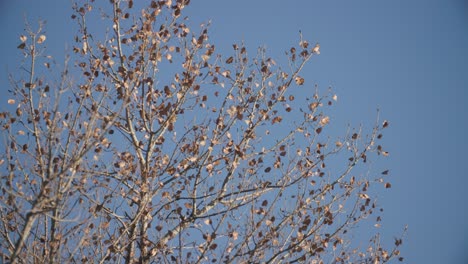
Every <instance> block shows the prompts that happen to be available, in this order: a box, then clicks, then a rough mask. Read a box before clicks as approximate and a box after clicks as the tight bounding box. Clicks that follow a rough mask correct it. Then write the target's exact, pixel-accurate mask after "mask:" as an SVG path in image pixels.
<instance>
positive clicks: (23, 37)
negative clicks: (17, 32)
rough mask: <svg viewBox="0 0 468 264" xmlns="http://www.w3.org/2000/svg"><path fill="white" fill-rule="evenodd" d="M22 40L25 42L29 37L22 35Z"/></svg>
mask: <svg viewBox="0 0 468 264" xmlns="http://www.w3.org/2000/svg"><path fill="white" fill-rule="evenodd" d="M20 40H21V42H23V43H24V42H26V40H28V37H26V36H25V35H21V36H20Z"/></svg>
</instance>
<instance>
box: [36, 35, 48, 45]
mask: <svg viewBox="0 0 468 264" xmlns="http://www.w3.org/2000/svg"><path fill="white" fill-rule="evenodd" d="M45 40H46V36H45V35H40V36H39V38H37V44H41V43H43V42H44V41H45Z"/></svg>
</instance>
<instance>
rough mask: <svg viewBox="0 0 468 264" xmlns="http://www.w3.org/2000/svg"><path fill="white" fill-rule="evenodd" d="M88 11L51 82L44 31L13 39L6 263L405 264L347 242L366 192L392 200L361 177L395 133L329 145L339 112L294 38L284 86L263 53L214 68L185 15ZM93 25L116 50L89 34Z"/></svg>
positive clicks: (1, 234)
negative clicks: (20, 71) (19, 63)
mask: <svg viewBox="0 0 468 264" xmlns="http://www.w3.org/2000/svg"><path fill="white" fill-rule="evenodd" d="M92 2H93V1H91V3H86V4H79V3H76V4H75V5H74V8H73V10H74V14H73V16H72V19H74V20H75V21H77V25H78V26H79V33H78V35H77V36H76V37H75V41H76V43H75V45H74V48H73V54H71V55H70V57H69V58H68V59H67V61H66V62H67V63H66V64H65V66H62V70H60V75H59V76H58V77H56V78H55V79H56V80H58V81H54V76H56V74H55V72H56V71H57V69H58V66H57V65H56V64H55V63H54V61H53V59H52V58H50V57H48V56H45V55H44V54H45V53H44V52H45V48H44V47H45V45H46V44H47V38H46V36H45V34H44V31H43V25H42V24H40V25H39V29H38V30H35V31H34V30H32V29H31V27H27V28H28V29H27V30H26V34H25V35H24V36H21V37H20V41H21V43H20V44H19V46H18V49H20V50H21V51H22V52H23V54H24V56H25V58H26V60H25V65H28V66H27V68H28V69H25V70H24V72H25V73H26V75H27V77H26V78H24V79H20V80H15V79H14V78H13V77H12V98H10V99H9V100H8V104H9V105H10V107H15V106H16V110H12V111H7V112H3V113H1V114H0V120H1V129H2V130H1V133H2V140H3V141H4V142H3V143H4V145H3V147H4V151H2V153H1V154H0V155H1V156H0V172H1V179H0V181H1V185H0V186H1V193H0V198H1V199H0V201H1V204H0V219H1V223H0V224H1V225H0V253H1V254H2V259H3V260H4V262H11V263H77V262H85V263H88V262H91V263H104V262H109V263H137V262H138V263H166V262H171V263H172V262H176V263H205V262H216V263H217V262H222V263H287V262H290V263H293V262H306V263H325V262H327V263H384V262H388V261H389V260H391V259H393V258H399V256H398V255H399V251H398V248H399V246H400V244H401V240H400V239H398V240H396V242H395V245H394V246H392V247H391V249H388V250H387V249H384V248H383V246H381V244H380V240H379V236H378V235H376V236H373V237H372V238H371V240H370V246H369V248H364V249H360V248H358V247H355V245H353V243H352V241H350V237H349V231H352V230H351V229H352V228H354V227H355V226H356V224H357V223H359V222H360V221H361V220H363V219H365V218H367V217H369V216H370V215H371V214H373V213H374V214H375V213H377V214H378V213H379V208H378V207H377V205H376V203H375V200H374V199H373V198H372V197H373V195H372V193H370V188H371V186H374V185H375V186H378V184H380V185H383V186H385V187H387V188H389V187H390V186H391V185H390V183H388V182H385V181H383V180H381V179H374V178H369V176H366V174H365V173H362V171H366V168H367V167H366V165H365V163H366V162H368V159H370V158H376V156H377V155H382V156H387V155H388V152H386V151H385V150H384V149H383V148H382V146H381V145H379V139H380V138H381V137H382V135H381V130H382V129H384V128H385V127H386V126H388V122H387V121H385V122H383V124H377V125H376V126H375V127H374V128H373V130H371V131H370V133H369V135H365V134H363V133H362V132H361V129H357V130H356V129H349V131H347V132H345V133H344V135H343V136H342V137H341V138H340V139H338V140H335V139H333V140H332V139H330V138H329V137H327V136H325V135H324V132H326V128H327V126H329V123H330V122H331V121H332V120H331V119H330V117H329V116H327V115H326V113H325V111H326V108H327V107H329V106H330V105H332V103H333V102H334V101H336V100H337V97H336V95H333V94H325V95H323V96H322V95H320V94H319V93H318V91H317V89H310V84H309V83H307V81H306V80H305V78H304V77H303V76H300V72H301V70H302V68H303V66H304V65H305V64H306V63H307V62H308V61H309V60H310V59H311V58H313V57H314V56H317V55H318V54H319V53H320V51H319V48H320V46H319V45H318V44H316V45H310V46H309V43H308V42H307V41H305V40H302V38H301V41H300V43H299V45H298V46H295V47H292V48H290V49H289V50H288V52H287V56H288V60H289V65H288V66H289V67H288V70H283V69H282V68H281V67H279V66H277V65H276V62H275V61H274V60H273V59H271V58H269V57H267V55H266V52H265V50H264V49H259V50H258V52H257V54H256V55H255V56H253V57H249V56H248V53H247V49H246V47H245V46H244V45H243V44H234V45H233V51H232V54H229V55H226V56H221V55H218V54H216V49H215V45H214V44H212V43H210V41H209V37H208V25H202V26H201V29H199V32H194V31H192V29H190V28H189V27H188V26H187V23H188V22H187V21H186V19H184V18H182V16H181V13H182V10H183V9H184V8H185V7H186V6H187V5H188V4H189V1H188V0H177V1H170V0H166V1H151V2H150V4H149V6H147V7H145V8H144V9H142V10H135V9H136V7H134V3H133V1H131V0H128V1H119V0H113V1H110V3H107V6H105V8H103V9H102V10H101V11H97V8H94V6H93V5H92V4H93V3H92ZM135 5H136V3H135ZM103 10H108V11H109V12H108V13H105V11H103ZM100 12H102V13H100ZM96 14H98V15H102V18H103V19H102V20H101V21H100V23H101V24H102V25H103V26H105V27H108V28H109V30H108V33H107V35H106V34H99V33H97V34H96V33H94V35H93V34H92V33H91V31H92V28H89V25H88V24H87V21H88V20H89V19H92V16H93V15H96ZM106 23H107V24H106ZM197 30H198V29H197ZM96 32H98V31H96ZM100 36H105V37H102V38H100ZM68 62H71V63H68ZM304 89H309V90H310V92H309V94H310V97H304V96H300V97H301V98H297V99H296V97H299V96H298V94H304ZM379 123H380V122H379ZM330 165H331V166H330ZM359 167H361V170H359ZM362 168H364V170H362ZM382 174H384V175H386V174H388V171H384V172H383V173H382ZM369 175H372V174H369ZM383 177H384V176H383ZM376 183H377V184H376ZM382 189H383V188H382ZM372 219H375V217H372ZM379 221H380V216H378V217H377V222H379ZM377 224H378V223H377ZM369 233H371V232H369Z"/></svg>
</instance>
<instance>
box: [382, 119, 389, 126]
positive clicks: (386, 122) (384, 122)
mask: <svg viewBox="0 0 468 264" xmlns="http://www.w3.org/2000/svg"><path fill="white" fill-rule="evenodd" d="M382 127H383V128H386V127H388V121H387V120H385V121H383V124H382Z"/></svg>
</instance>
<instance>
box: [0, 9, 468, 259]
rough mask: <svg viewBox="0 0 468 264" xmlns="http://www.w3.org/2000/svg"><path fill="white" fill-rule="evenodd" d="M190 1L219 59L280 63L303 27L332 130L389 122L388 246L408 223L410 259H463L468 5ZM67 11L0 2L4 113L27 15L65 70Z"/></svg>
mask: <svg viewBox="0 0 468 264" xmlns="http://www.w3.org/2000/svg"><path fill="white" fill-rule="evenodd" d="M191 2H192V3H191V5H190V6H189V8H188V9H187V10H186V13H185V14H186V15H188V16H189V17H190V21H191V22H192V23H193V25H195V26H196V25H197V24H199V23H201V22H206V21H207V20H210V19H211V21H212V26H211V30H210V31H211V33H210V38H211V42H212V43H215V44H216V45H217V47H218V52H222V51H223V50H230V49H231V44H233V43H235V42H239V41H244V42H245V44H246V46H247V47H248V48H249V49H250V50H251V51H255V49H256V47H258V46H265V47H266V48H267V49H268V52H269V54H270V56H271V57H274V58H275V59H278V61H281V58H284V56H283V55H284V51H285V50H287V49H289V47H291V46H292V45H295V44H297V42H298V40H299V30H301V31H302V34H303V36H304V38H305V39H308V40H309V41H310V42H313V43H315V42H319V43H320V45H321V55H320V56H316V57H315V58H313V60H312V61H311V62H310V64H309V65H308V66H307V67H306V68H305V69H304V72H303V74H302V75H303V76H304V77H305V78H306V81H307V83H308V84H309V85H310V86H312V85H313V84H315V83H317V84H318V85H319V87H321V88H322V90H323V91H326V89H327V88H328V87H329V86H331V87H332V88H333V90H334V91H335V92H336V93H337V94H338V97H339V100H338V104H336V106H335V108H334V110H333V112H332V121H333V122H334V125H335V127H336V129H337V133H336V134H337V135H338V134H339V132H340V130H339V128H340V126H341V128H343V132H344V129H345V128H346V125H347V124H352V125H360V124H364V125H367V126H368V127H370V126H372V125H373V123H374V121H375V117H376V109H377V108H379V109H380V115H381V118H384V119H388V120H389V121H390V124H391V125H390V129H389V130H387V131H386V134H385V145H386V147H387V149H388V150H389V151H390V157H389V158H388V159H386V160H385V161H384V162H383V164H384V166H385V167H388V168H389V169H390V171H391V176H390V177H391V181H392V188H391V189H390V191H385V192H383V193H381V194H379V203H380V204H381V205H382V206H383V207H384V208H385V214H384V222H383V227H382V230H381V232H383V234H384V236H387V238H392V237H393V235H398V234H399V233H400V232H401V230H402V229H403V228H404V226H405V225H406V224H408V226H409V231H408V233H407V237H406V239H405V241H404V245H403V246H404V247H403V248H402V253H403V256H404V257H405V259H406V261H405V262H406V263H467V262H468V225H467V224H465V223H468V205H467V202H468V196H467V195H466V193H467V192H466V191H465V190H466V189H467V186H468V174H467V172H466V171H467V168H466V163H465V162H466V161H465V160H466V156H467V155H466V150H467V149H468V143H467V142H468V140H467V135H468V128H467V127H468V124H467V122H468V118H467V113H468V111H467V110H468V109H467V104H466V102H467V101H468V92H467V89H468V49H467V47H468V34H467V33H468V1H463V0H424V1H423V0H413V1H404V0H393V1H388V0H387V1H383V0H362V1H344V0H335V1H316V0H296V1H273V0H270V1H267V0H258V1H248V0H237V1H216V0H205V1H194V0H192V1H191ZM70 15H71V9H70V2H69V1H52V0H42V1H26V0H17V1H5V0H3V1H0V23H1V25H2V41H1V43H0V47H1V49H0V54H1V58H2V60H1V65H0V87H1V89H0V98H3V99H2V100H1V103H0V108H3V105H5V104H6V96H7V92H6V90H7V87H8V81H7V73H8V72H12V71H15V70H16V68H15V67H16V66H17V63H18V59H19V58H20V52H18V51H17V50H16V46H17V45H18V44H19V43H20V42H19V35H20V34H21V33H22V30H23V28H24V25H23V22H24V17H25V16H26V17H27V18H28V20H29V21H30V23H31V24H32V25H35V22H36V21H37V19H38V18H42V19H45V20H47V27H46V29H47V37H48V38H47V43H48V48H49V51H50V52H51V53H52V54H53V55H55V57H56V58H57V61H59V62H60V59H61V58H63V54H64V51H65V49H66V48H67V45H66V43H68V49H69V48H70V45H71V43H72V37H73V35H72V33H73V32H74V28H75V27H74V26H73V23H72V21H71V20H70V19H69V18H70ZM304 92H307V91H304ZM379 165H381V164H379Z"/></svg>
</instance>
